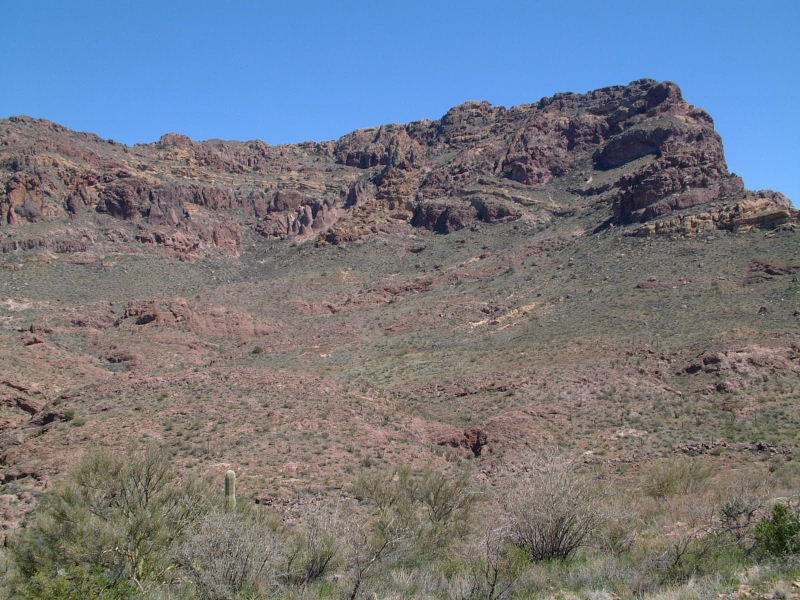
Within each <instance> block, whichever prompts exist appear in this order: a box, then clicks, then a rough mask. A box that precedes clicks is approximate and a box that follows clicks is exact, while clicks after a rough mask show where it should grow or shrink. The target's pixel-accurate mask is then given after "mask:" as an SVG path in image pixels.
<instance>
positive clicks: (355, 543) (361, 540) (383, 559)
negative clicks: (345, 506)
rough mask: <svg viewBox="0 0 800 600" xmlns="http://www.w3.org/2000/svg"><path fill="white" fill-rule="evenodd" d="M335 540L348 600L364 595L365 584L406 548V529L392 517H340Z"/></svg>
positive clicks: (406, 549) (367, 584)
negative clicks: (338, 548) (340, 555)
mask: <svg viewBox="0 0 800 600" xmlns="http://www.w3.org/2000/svg"><path fill="white" fill-rule="evenodd" d="M338 525H339V528H340V529H339V539H340V540H341V546H342V549H343V555H342V565H343V569H342V570H343V578H342V584H343V591H344V595H345V597H346V598H348V600H356V598H361V597H364V596H365V595H366V593H367V591H368V586H369V584H370V583H372V582H373V581H374V580H375V579H377V578H379V577H380V576H381V575H382V574H383V573H382V572H383V571H385V569H386V568H387V567H388V566H389V565H391V564H392V563H393V562H396V561H397V560H398V559H399V558H400V557H401V556H402V555H403V554H404V553H405V552H407V551H408V545H407V542H408V539H409V532H408V529H407V528H406V526H405V524H404V523H402V522H401V521H400V520H399V519H397V518H396V516H393V515H383V516H381V517H378V518H375V519H365V518H363V517H362V516H359V515H355V514H353V515H349V516H348V517H345V518H343V519H341V520H340V521H339V523H338Z"/></svg>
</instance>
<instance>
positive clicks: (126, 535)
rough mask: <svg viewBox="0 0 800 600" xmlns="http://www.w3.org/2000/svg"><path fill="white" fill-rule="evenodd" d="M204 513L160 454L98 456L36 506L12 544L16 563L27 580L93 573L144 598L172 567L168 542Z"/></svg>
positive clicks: (191, 488) (192, 489) (201, 502)
mask: <svg viewBox="0 0 800 600" xmlns="http://www.w3.org/2000/svg"><path fill="white" fill-rule="evenodd" d="M207 509H208V505H207V502H206V499H205V497H204V495H203V494H201V493H200V490H199V488H198V487H197V486H196V485H195V484H193V483H191V482H185V481H180V480H179V479H178V476H177V473H176V471H175V470H174V469H173V468H172V466H171V463H170V461H169V460H168V458H167V457H166V456H165V455H164V454H163V453H162V452H160V451H159V450H157V449H148V450H145V451H144V452H142V453H139V454H138V455H134V456H132V457H130V458H129V459H127V460H124V459H122V458H119V457H114V456H111V455H110V454H106V453H96V454H94V455H92V456H90V457H89V458H87V459H86V460H85V461H83V462H82V463H81V464H80V465H79V466H78V467H77V468H76V469H75V470H74V471H73V472H72V474H71V477H70V478H69V479H67V480H66V481H64V482H62V483H61V484H60V485H58V486H57V487H56V488H55V489H54V490H53V492H52V493H50V494H48V495H47V496H45V497H44V498H43V499H42V502H41V505H40V507H39V508H38V509H37V511H36V515H35V518H34V520H33V522H32V523H30V524H29V525H28V526H27V527H26V528H25V530H24V531H23V532H22V534H21V535H20V537H19V539H18V540H17V541H16V543H15V546H14V557H15V562H16V564H17V567H18V569H19V571H20V573H21V575H22V576H23V577H24V578H26V579H29V580H34V579H35V578H36V577H37V576H40V577H45V578H46V577H55V576H56V575H57V574H60V573H62V572H63V571H64V570H66V571H67V572H68V573H73V574H74V573H91V574H95V573H99V574H101V575H102V576H103V577H106V578H108V580H110V581H127V582H129V583H130V585H131V586H133V587H135V588H136V589H138V590H142V591H143V590H146V589H148V588H150V587H152V586H153V585H154V584H157V583H159V582H161V581H163V580H164V578H165V576H166V575H167V574H168V573H169V572H170V571H172V570H173V569H174V568H176V566H177V563H176V562H175V560H173V559H172V556H171V555H172V551H173V546H174V543H175V542H176V541H178V540H180V539H181V537H182V536H183V535H184V534H185V532H186V531H187V530H188V529H189V527H190V526H191V525H192V524H194V523H195V522H196V521H197V520H198V519H199V518H200V517H201V516H202V514H204V513H205V512H207Z"/></svg>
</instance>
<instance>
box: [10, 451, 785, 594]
mask: <svg viewBox="0 0 800 600" xmlns="http://www.w3.org/2000/svg"><path fill="white" fill-rule="evenodd" d="M674 464H676V463H672V462H670V463H667V462H663V463H657V464H656V465H655V467H654V469H655V470H657V472H658V473H661V474H664V473H666V474H667V475H668V476H667V477H665V478H664V479H663V480H662V481H669V482H671V481H675V480H676V479H677V480H678V481H682V482H684V483H686V482H687V481H694V482H697V481H702V485H697V484H696V483H693V484H689V485H684V483H682V484H681V485H679V486H677V487H673V486H672V484H670V485H668V486H666V487H660V489H662V490H664V489H668V490H671V491H669V492H668V493H666V494H662V493H658V494H653V493H651V490H647V489H640V488H639V487H638V486H637V485H636V484H638V483H640V482H641V480H640V479H638V478H637V479H636V480H633V481H631V480H625V479H623V478H617V479H616V480H614V481H613V482H612V483H613V485H610V486H609V487H608V488H604V487H602V486H600V485H598V481H597V479H596V478H595V477H592V476H591V475H590V474H589V473H587V467H586V465H582V464H580V463H575V462H571V461H568V460H565V459H563V458H562V457H559V456H555V455H546V456H544V457H542V456H536V457H532V458H530V459H528V460H526V461H525V462H523V463H522V464H519V465H517V467H515V468H510V469H509V470H507V471H505V472H504V475H505V476H504V475H503V474H499V476H497V477H496V478H495V479H493V480H490V482H489V485H488V486H485V487H483V486H479V485H477V483H476V481H475V480H474V478H472V477H471V476H470V475H469V474H468V473H464V472H462V473H460V474H457V475H452V474H446V473H442V472H439V471H436V470H434V469H430V468H427V469H421V470H413V469H410V468H406V467H397V468H390V469H386V470H373V471H370V472H367V473H364V474H363V475H362V477H360V478H359V480H358V483H357V485H356V486H355V487H354V489H353V490H352V497H350V498H343V499H341V500H340V501H339V502H338V503H336V504H335V505H333V506H330V505H329V506H326V505H315V504H313V503H309V504H307V505H306V506H310V507H313V508H307V509H306V510H307V511H308V512H305V513H304V514H300V515H294V516H295V517H297V518H292V519H288V518H282V517H281V515H278V514H276V513H271V512H269V511H268V510H266V509H263V507H253V506H252V505H250V504H249V503H248V502H247V501H246V500H242V501H240V502H239V503H238V505H237V506H238V507H239V509H238V510H236V511H233V510H225V509H223V504H224V503H223V494H222V491H223V488H222V485H221V483H222V482H221V481H220V485H219V488H218V489H217V490H216V494H215V495H216V499H215V500H214V501H209V500H208V499H207V494H204V493H202V492H201V490H200V489H199V488H198V487H197V485H195V484H193V483H191V482H188V481H185V480H182V479H181V478H180V477H179V476H178V473H176V472H175V471H174V470H173V469H172V468H171V466H170V463H169V461H168V460H166V458H165V457H164V456H163V455H162V454H161V453H160V452H158V451H157V450H147V451H144V452H141V453H137V454H135V455H134V456H133V457H132V458H130V459H126V460H121V459H118V458H115V457H113V456H109V455H106V454H102V453H101V454H95V455H92V456H90V457H89V458H87V460H86V461H84V462H83V463H82V464H81V465H80V466H78V467H77V468H76V469H75V470H74V471H73V472H72V474H71V476H70V477H69V478H68V479H67V480H65V481H64V482H62V483H60V484H59V485H57V486H56V487H55V488H54V489H53V491H52V492H50V493H48V494H46V495H45V496H44V497H43V498H42V500H41V502H40V505H39V507H38V508H37V510H36V513H35V514H34V515H33V516H32V518H31V519H30V521H29V522H28V524H27V525H26V527H25V529H24V530H23V531H22V532H20V534H19V535H18V536H17V537H16V539H15V540H14V543H13V547H12V548H11V551H10V554H9V553H5V552H2V550H0V599H2V600H6V599H7V598H12V599H13V600H20V599H22V600H47V599H49V600H53V599H55V600H77V599H78V598H81V599H83V598H87V599H95V598H96V599H99V600H128V599H131V600H133V599H136V600H314V599H327V600H367V599H369V600H373V599H381V600H383V599H387V600H388V599H392V600H412V599H413V600H440V599H447V600H533V599H537V600H540V599H541V600H551V599H555V598H559V599H564V598H572V599H574V600H598V599H603V600H608V599H610V598H617V599H619V600H634V599H639V598H642V599H645V598H647V599H655V598H664V599H666V598H670V599H673V600H674V599H677V598H681V599H683V598H697V599H698V600H699V599H701V598H702V599H706V598H717V597H719V595H720V594H722V593H727V591H729V590H731V589H735V586H736V585H737V583H738V582H739V581H740V580H739V579H738V578H739V577H740V576H741V574H743V573H745V572H747V573H749V574H748V576H747V577H748V579H747V582H748V585H753V582H754V581H758V579H757V578H754V576H753V575H752V574H753V573H755V574H759V573H761V574H762V575H759V577H761V578H762V579H764V580H766V579H768V578H769V577H774V578H777V579H778V580H779V579H780V577H784V576H785V577H787V578H790V579H789V582H790V583H791V582H792V581H794V580H795V579H796V577H797V574H798V573H800V570H797V569H798V567H799V566H800V563H798V561H800V556H796V555H798V553H800V514H798V511H797V509H796V508H794V507H793V505H792V504H790V503H786V502H783V503H782V504H778V505H776V506H775V507H774V508H772V509H771V512H769V513H767V514H765V511H764V507H765V506H772V505H773V504H774V500H771V499H772V498H775V497H776V496H777V495H783V496H785V494H786V490H785V489H783V488H781V489H780V490H776V489H773V488H770V484H766V483H764V480H763V477H764V476H765V475H764V474H763V473H761V474H759V473H753V475H754V476H755V475H758V478H757V479H753V480H752V481H757V482H758V485H750V484H748V483H747V480H746V479H745V478H742V477H737V478H736V479H735V485H731V483H730V482H731V481H732V479H731V478H730V477H729V478H728V479H727V483H726V480H725V479H724V478H722V479H721V480H720V481H716V480H715V479H714V478H713V477H711V476H710V475H708V473H709V472H710V471H709V469H708V467H707V466H706V465H700V464H693V465H692V466H691V468H690V469H689V471H687V470H686V469H685V468H684V467H685V464H683V465H681V466H680V468H677V469H676V468H673V467H674ZM664 465H666V466H667V467H668V468H665V467H664ZM652 472H653V471H650V473H652ZM687 472H688V473H692V474H690V475H687ZM698 473H699V474H701V476H700V477H696V476H695V475H696V474H698ZM676 474H677V477H676V476H675V475H676ZM606 489H612V490H614V491H615V492H617V493H614V494H613V495H612V494H610V493H608V492H607V491H605V490H606ZM492 490H493V491H492ZM757 492H758V493H757ZM778 492H780V493H778ZM765 494H768V495H765ZM7 557H8V558H10V559H11V560H6V558H7ZM775 557H778V558H780V560H773V559H774V558H775ZM758 561H761V562H760V563H759V562H758ZM6 565H7V566H8V569H6ZM756 565H760V566H758V568H754V566H756ZM781 569H782V570H783V571H781ZM793 569H794V570H793ZM776 570H777V571H776ZM6 571H8V574H9V575H8V576H6V575H5V574H4V573H5V572H6ZM770 573H773V574H774V575H770ZM4 578H5V579H6V581H7V583H5V582H4V581H3V579H4ZM4 588H5V589H9V590H11V591H10V595H4ZM731 597H733V596H731Z"/></svg>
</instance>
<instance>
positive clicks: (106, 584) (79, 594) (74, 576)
mask: <svg viewBox="0 0 800 600" xmlns="http://www.w3.org/2000/svg"><path fill="white" fill-rule="evenodd" d="M135 593H136V589H135V588H134V586H133V585H132V584H131V583H130V582H129V581H127V580H120V579H116V580H115V579H111V578H109V577H107V576H105V575H103V574H100V573H94V572H91V571H89V570H88V569H87V568H85V567H73V568H72V569H68V570H67V571H66V572H64V573H62V574H60V575H57V576H55V577H53V576H51V575H49V574H47V573H37V574H36V575H34V576H33V577H32V578H31V579H30V581H28V582H27V583H26V584H25V585H24V586H23V587H22V589H21V590H20V593H19V597H20V598H23V599H24V600H87V599H88V598H91V599H92V600H125V599H127V598H133V597H134V594H135Z"/></svg>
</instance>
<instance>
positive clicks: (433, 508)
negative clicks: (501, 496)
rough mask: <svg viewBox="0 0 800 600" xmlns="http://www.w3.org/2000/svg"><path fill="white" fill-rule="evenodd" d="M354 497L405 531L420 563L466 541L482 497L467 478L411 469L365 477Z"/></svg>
mask: <svg viewBox="0 0 800 600" xmlns="http://www.w3.org/2000/svg"><path fill="white" fill-rule="evenodd" d="M354 494H355V496H356V497H358V498H360V499H361V500H362V501H364V502H365V503H366V504H367V505H368V506H370V507H372V508H373V509H374V512H375V514H376V515H377V516H379V517H380V518H384V519H389V520H390V521H391V522H392V523H394V524H395V525H396V526H397V527H398V528H400V529H402V530H403V531H404V534H405V536H406V538H407V540H409V541H411V542H413V543H414V544H415V545H416V551H417V554H418V555H419V557H420V558H422V557H427V558H430V556H431V555H432V554H435V553H437V552H439V551H441V550H442V549H443V548H445V547H447V546H448V545H450V544H451V543H452V542H453V541H454V540H456V539H459V538H461V537H463V536H464V535H465V533H466V528H467V527H468V525H469V519H470V513H471V511H472V509H473V507H474V505H475V502H476V500H477V497H478V496H477V494H476V492H475V490H474V486H473V484H472V481H471V478H470V476H469V474H468V473H459V474H458V475H455V476H450V475H448V474H445V473H441V472H439V471H436V470H434V469H431V468H426V469H423V470H420V471H413V470H412V469H409V468H408V467H399V468H393V469H388V470H383V471H377V472H374V473H369V474H365V475H363V476H362V477H360V478H359V479H358V481H357V483H356V486H355V488H354Z"/></svg>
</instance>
